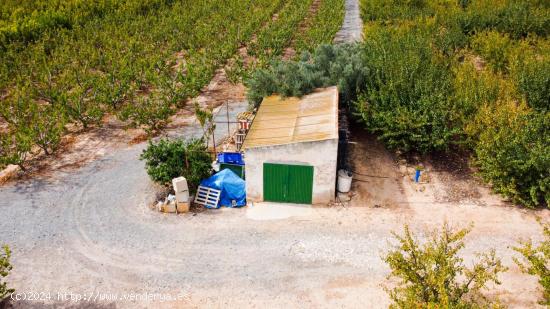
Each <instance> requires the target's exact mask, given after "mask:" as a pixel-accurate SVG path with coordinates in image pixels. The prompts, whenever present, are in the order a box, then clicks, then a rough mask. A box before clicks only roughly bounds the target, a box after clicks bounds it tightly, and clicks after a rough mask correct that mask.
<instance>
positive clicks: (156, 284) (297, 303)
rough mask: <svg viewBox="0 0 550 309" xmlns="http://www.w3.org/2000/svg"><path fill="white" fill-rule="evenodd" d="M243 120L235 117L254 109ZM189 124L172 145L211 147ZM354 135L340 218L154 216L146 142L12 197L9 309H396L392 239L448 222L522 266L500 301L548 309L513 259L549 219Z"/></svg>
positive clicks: (6, 206)
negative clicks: (387, 256)
mask: <svg viewBox="0 0 550 309" xmlns="http://www.w3.org/2000/svg"><path fill="white" fill-rule="evenodd" d="M347 2H348V3H347V6H346V7H347V8H348V9H349V8H351V9H353V8H355V12H353V10H352V11H349V10H348V13H347V14H346V22H345V25H344V27H343V32H342V33H343V34H344V37H345V40H351V39H353V38H356V37H358V36H357V35H359V37H360V28H357V27H355V28H354V27H349V25H350V24H355V25H357V23H356V21H357V20H356V19H355V22H350V19H349V18H350V16H351V17H353V16H358V11H357V9H356V8H357V6H356V5H355V6H354V3H355V4H356V1H347ZM353 19H354V18H352V20H353ZM359 27H360V24H359ZM344 29H355V30H352V31H351V32H350V31H349V30H344ZM342 33H341V34H342ZM220 78H223V76H221V77H220ZM214 89H215V87H214ZM231 107H232V108H231V115H232V116H234V115H235V114H236V113H237V112H239V111H240V110H242V109H244V108H246V102H235V103H232V104H231ZM222 115H223V113H222ZM185 119H187V120H185V122H189V123H188V124H187V125H185V126H182V127H177V128H174V129H173V130H169V132H168V135H169V136H173V137H192V136H196V135H197V134H200V128H199V127H198V126H197V125H196V123H193V121H191V118H189V117H186V118H185ZM220 130H221V131H225V130H226V129H225V128H220ZM221 131H220V132H221ZM220 135H221V133H220ZM352 136H353V137H352V139H353V141H355V142H357V143H356V144H352V146H351V147H352V149H351V150H352V153H351V155H352V158H353V167H354V170H355V171H356V172H357V173H360V174H362V175H359V174H357V175H356V180H357V181H355V182H354V184H353V186H352V191H353V193H354V196H353V197H352V199H351V201H350V202H347V203H344V204H339V205H333V206H332V207H314V208H309V207H305V206H300V205H298V206H297V205H273V204H269V203H262V204H259V205H253V207H246V208H242V209H222V210H210V211H205V212H201V213H190V214H185V215H171V214H161V213H158V212H155V211H152V210H150V209H149V208H148V207H147V206H146V205H147V204H148V203H150V202H151V200H152V198H154V193H155V187H154V186H153V185H152V184H151V182H150V181H149V180H148V177H147V175H146V173H145V170H144V168H143V162H141V161H139V160H138V156H139V154H140V152H141V150H142V149H143V147H144V146H145V144H144V143H140V144H134V145H126V146H124V147H119V148H114V149H110V148H109V149H106V151H104V152H103V153H100V155H99V156H98V157H96V158H95V160H93V161H91V162H87V163H86V164H83V166H80V167H79V168H78V169H73V170H72V171H71V172H70V173H69V172H55V173H53V175H51V176H50V177H48V178H35V179H29V180H24V181H20V182H18V183H10V184H7V185H5V186H3V187H0V213H1V214H2V217H1V221H0V243H8V244H9V245H10V246H11V247H12V249H13V256H12V261H13V264H14V269H13V271H12V273H11V274H10V276H9V279H8V280H9V284H10V285H11V286H13V287H14V288H16V290H17V292H18V293H19V294H16V295H19V297H20V298H23V297H27V299H26V300H23V299H22V300H19V301H15V302H12V304H10V305H9V306H11V307H16V308H59V307H65V308H115V307H116V308H150V307H155V308H196V307H200V308H221V307H223V308H234V307H244V308H254V307H258V308H266V307H267V308H284V307H291V308H294V307H301V308H329V307H330V308H334V307H336V308H343V307H346V308H365V307H367V308H385V307H387V305H388V304H389V300H388V297H387V294H386V293H385V292H384V290H383V286H385V285H388V284H389V283H388V281H387V280H386V276H387V274H388V271H389V269H388V267H387V266H386V265H385V264H384V263H383V261H382V258H381V255H383V254H384V252H386V251H387V250H389V248H391V231H400V230H401V229H402V227H403V225H404V224H409V225H410V226H411V229H412V230H413V231H415V232H417V233H419V235H420V237H421V238H424V234H423V232H424V231H426V230H427V229H431V228H434V227H438V226H440V225H441V223H442V222H443V221H445V220H447V221H448V222H449V223H450V224H451V225H453V226H457V227H458V226H465V225H467V224H469V223H474V228H473V230H472V232H471V233H470V234H469V235H468V237H467V239H466V248H465V249H464V250H463V252H462V255H463V257H464V258H465V260H466V261H467V262H469V261H471V259H472V258H473V257H474V256H475V255H474V253H475V252H476V251H485V250H488V249H489V248H495V249H496V250H497V253H498V255H499V256H501V257H502V258H503V260H504V263H505V264H506V265H507V266H509V267H510V270H509V271H508V272H506V273H505V274H503V275H502V277H501V278H502V281H503V285H501V286H499V287H497V288H496V289H494V291H495V292H494V294H496V296H499V297H500V298H501V299H502V300H503V301H504V302H505V303H506V304H508V305H510V307H512V308H533V307H536V299H537V298H538V297H540V291H539V290H538V287H537V284H536V280H535V278H533V277H530V276H527V275H524V274H522V273H520V272H519V270H518V268H517V267H516V266H515V265H514V263H513V262H512V260H511V257H512V256H515V253H514V251H513V250H512V249H511V248H510V247H511V246H513V245H514V244H515V243H516V242H517V240H519V239H520V238H527V237H532V238H534V239H540V237H541V229H540V227H539V226H538V225H537V224H536V222H535V218H536V217H537V216H539V217H541V218H542V219H543V220H546V221H548V220H549V219H550V214H549V211H547V210H541V211H530V210H525V209H522V208H518V207H515V206H513V205H509V204H507V203H505V202H503V201H502V200H501V199H500V198H499V197H498V196H495V195H493V194H491V193H490V191H489V189H487V188H485V187H484V186H481V185H480V184H478V183H477V182H476V180H475V179H474V178H473V177H472V176H471V175H470V174H469V173H467V172H466V171H463V173H461V175H462V176H461V177H457V176H456V170H453V169H449V164H447V163H448V162H445V161H443V162H442V161H438V160H429V159H426V160H420V161H421V163H423V164H424V165H425V167H426V170H427V173H426V174H425V177H424V178H422V181H423V183H420V184H415V183H414V182H412V181H411V175H410V172H411V168H410V166H409V167H408V166H407V163H406V162H403V161H401V162H399V160H397V158H396V157H395V156H394V155H393V154H392V153H390V152H388V151H386V150H385V149H384V148H383V147H382V146H381V145H380V143H379V142H377V141H376V140H375V139H374V138H373V137H372V136H369V135H366V134H364V133H358V132H354V134H353V135H352ZM96 148H100V146H98V145H95V146H94V147H92V149H91V151H99V150H97V149H96ZM415 164H417V162H415ZM456 165H457V167H458V168H461V167H462V166H463V165H461V164H456ZM450 166H451V167H453V168H454V165H453V164H450ZM365 175H369V176H365ZM372 176H376V177H372ZM36 293H41V294H36ZM490 296H491V295H490ZM493 296H494V295H493ZM29 297H35V298H37V299H35V300H29V299H28V298H29ZM78 299H80V300H78Z"/></svg>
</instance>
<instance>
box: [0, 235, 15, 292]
mask: <svg viewBox="0 0 550 309" xmlns="http://www.w3.org/2000/svg"><path fill="white" fill-rule="evenodd" d="M2 249H3V250H4V252H3V253H1V254H0V301H2V300H3V299H4V298H6V297H7V296H9V295H10V294H11V293H13V292H15V290H14V289H11V288H9V287H8V284H7V282H6V281H5V279H4V278H6V277H7V276H8V275H9V273H10V271H11V270H12V268H13V266H12V265H11V263H10V256H11V251H10V248H9V247H8V246H7V245H4V246H3V247H2Z"/></svg>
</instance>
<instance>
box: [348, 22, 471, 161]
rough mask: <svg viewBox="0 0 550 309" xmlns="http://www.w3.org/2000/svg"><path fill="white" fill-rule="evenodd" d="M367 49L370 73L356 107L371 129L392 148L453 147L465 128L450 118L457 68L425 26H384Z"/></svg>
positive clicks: (366, 43)
mask: <svg viewBox="0 0 550 309" xmlns="http://www.w3.org/2000/svg"><path fill="white" fill-rule="evenodd" d="M363 52H364V54H365V59H366V66H367V68H368V72H369V76H368V78H367V79H366V85H365V86H364V89H365V90H364V91H363V92H362V93H361V95H360V97H359V100H357V102H356V104H355V109H356V113H357V115H358V116H359V117H360V119H361V121H362V122H363V123H364V124H365V125H366V128H367V129H368V130H369V131H371V132H373V133H376V134H378V135H379V138H380V139H381V140H382V141H384V142H385V144H386V145H387V146H388V147H389V148H392V149H399V150H402V151H411V150H417V151H420V152H428V151H431V150H445V149H447V148H448V146H449V145H450V143H451V142H452V140H453V138H454V136H455V135H456V134H457V133H458V132H459V131H460V128H459V127H456V126H455V124H453V123H451V121H450V116H451V115H452V113H453V111H452V110H451V109H452V106H453V104H452V102H451V100H450V97H449V94H450V93H452V83H451V82H452V72H451V70H450V69H449V67H448V63H447V61H446V60H445V59H444V58H440V57H439V56H438V55H437V54H435V53H434V51H433V50H432V49H431V47H430V41H429V39H428V38H426V37H425V35H424V32H423V30H422V29H418V30H414V31H404V32H402V31H394V30H387V29H386V30H384V29H380V31H376V32H373V33H371V34H370V35H369V36H368V37H367V38H366V41H365V48H364V51H363Z"/></svg>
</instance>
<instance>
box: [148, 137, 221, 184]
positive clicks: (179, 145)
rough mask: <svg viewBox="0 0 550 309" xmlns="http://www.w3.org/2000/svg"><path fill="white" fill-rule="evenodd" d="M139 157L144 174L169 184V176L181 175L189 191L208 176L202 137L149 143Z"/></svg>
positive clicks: (158, 181)
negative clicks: (143, 163)
mask: <svg viewBox="0 0 550 309" xmlns="http://www.w3.org/2000/svg"><path fill="white" fill-rule="evenodd" d="M140 159H141V160H144V161H145V167H146V169H147V174H149V176H150V177H151V179H152V180H153V181H155V182H157V183H159V184H162V185H165V186H169V185H171V183H172V179H174V178H176V177H179V176H184V177H185V178H186V179H187V183H188V185H189V190H190V191H191V192H193V191H194V190H196V188H197V186H198V185H199V183H200V181H201V180H202V179H203V178H206V177H208V176H209V175H210V170H211V167H210V164H211V163H212V159H211V157H210V154H209V153H208V151H207V149H206V146H205V145H204V143H203V140H202V139H192V140H190V141H188V142H184V141H182V140H176V141H169V140H166V139H162V140H160V141H159V142H158V143H156V144H154V143H153V142H149V146H148V147H147V148H146V149H145V150H144V151H143V153H142V154H141V156H140Z"/></svg>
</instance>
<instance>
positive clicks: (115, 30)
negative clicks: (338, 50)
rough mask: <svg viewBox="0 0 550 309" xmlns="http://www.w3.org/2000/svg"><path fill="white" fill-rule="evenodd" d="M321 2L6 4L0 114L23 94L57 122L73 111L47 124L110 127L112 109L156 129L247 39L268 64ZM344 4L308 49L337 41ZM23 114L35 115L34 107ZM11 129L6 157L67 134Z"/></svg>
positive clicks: (240, 71) (234, 75) (0, 18)
mask: <svg viewBox="0 0 550 309" xmlns="http://www.w3.org/2000/svg"><path fill="white" fill-rule="evenodd" d="M311 3H312V0H293V1H283V0H276V1H272V0H245V1H241V0H211V1H204V0H201V1H188V0H146V1H143V0H127V1H126V0H125V1H121V0H98V1H80V0H51V1H50V0H32V1H31V0H23V1H16V0H5V1H0V110H2V109H4V106H5V105H10V104H11V103H10V102H13V101H17V100H23V101H25V102H26V104H27V103H28V104H31V105H36V106H35V107H33V108H36V109H42V105H43V104H48V105H51V109H50V108H48V109H47V112H51V113H54V114H55V113H59V115H57V114H56V115H55V117H54V118H56V119H61V118H60V117H61V115H63V117H62V120H63V121H60V122H59V123H58V124H59V125H58V126H53V127H52V126H50V125H49V124H48V123H47V122H46V123H41V124H38V125H37V126H36V127H37V128H38V129H44V130H45V129H48V130H49V131H52V132H54V131H55V132H59V131H60V129H61V127H62V125H64V124H65V123H66V122H72V123H77V124H79V125H81V126H82V127H84V128H87V127H89V126H93V125H100V124H101V120H102V119H103V116H104V115H105V114H106V113H112V114H115V115H117V116H119V117H120V118H121V119H122V120H124V121H127V123H128V124H129V125H132V126H136V127H142V128H144V129H145V130H146V131H147V133H148V134H154V133H155V132H156V131H158V130H160V129H161V128H162V127H163V126H164V125H165V124H166V122H167V121H168V118H169V117H170V116H171V115H173V113H174V111H175V109H176V108H181V107H182V106H183V105H184V104H185V102H187V100H188V98H190V97H194V96H196V95H197V94H198V93H199V92H200V90H201V89H202V88H203V87H204V86H205V85H207V84H208V82H210V80H211V78H212V76H213V75H214V74H215V72H216V69H218V68H220V67H223V66H224V64H225V63H226V62H227V59H230V58H231V57H234V56H235V55H238V53H237V52H238V51H239V48H241V47H243V46H245V44H247V43H250V42H253V43H252V44H248V45H249V46H247V49H248V51H249V54H251V55H256V56H257V58H258V59H257V62H256V61H252V65H258V66H262V65H264V64H266V63H268V62H269V61H270V60H272V59H273V58H275V57H278V56H279V55H280V54H281V52H282V51H283V50H284V48H285V47H286V46H287V45H289V44H290V42H292V41H293V39H294V38H295V37H296V34H297V33H298V31H296V30H297V28H298V25H299V24H300V22H301V21H302V20H303V18H304V17H305V16H306V15H307V14H308V11H309V10H308V8H309V6H310V5H311ZM329 6H334V7H337V8H338V9H337V10H333V7H329ZM342 7H343V0H330V1H323V3H322V5H321V7H320V11H319V15H318V17H315V18H314V19H313V21H312V22H315V23H317V27H313V24H310V25H309V26H310V27H309V28H308V29H305V31H307V32H308V33H309V32H310V31H314V30H313V29H315V31H314V32H315V35H314V39H313V40H311V41H309V40H307V41H305V40H301V39H297V40H298V41H300V42H302V43H303V44H301V43H300V46H301V48H304V49H306V48H307V49H309V48H310V47H311V46H313V45H315V44H319V43H320V42H325V41H328V40H330V39H331V37H332V35H333V33H334V32H335V29H336V25H337V24H340V23H341V20H338V18H339V17H340V15H341V13H342ZM274 16H276V17H274ZM333 17H336V18H333ZM324 19H330V20H324ZM311 33H313V32H311ZM308 36H309V35H308ZM302 45H303V46H302ZM235 59H236V60H235V61H234V64H235V65H234V66H229V69H228V77H229V78H230V79H231V81H232V82H239V81H240V80H241V79H242V78H243V77H246V75H247V73H248V70H249V68H247V67H246V66H245V65H244V63H243V59H241V58H240V57H239V56H236V58H235ZM14 115H18V117H19V116H21V117H23V118H22V119H27V118H26V117H27V115H26V114H25V113H16V114H14ZM58 116H59V117H58ZM2 118H5V117H4V116H2ZM9 118H11V120H13V119H14V117H13V116H10V117H9ZM16 121H17V122H18V123H22V122H23V121H22V120H16ZM10 127H11V128H10V129H9V130H7V131H3V132H2V134H3V136H2V140H3V144H9V145H10V147H8V148H7V149H8V150H9V151H8V150H2V152H3V153H7V152H9V153H10V154H11V153H12V152H13V151H15V149H21V151H16V153H18V154H23V153H27V152H28V151H26V150H25V151H23V149H26V148H28V147H26V145H27V144H28V143H27V142H26V141H27V138H26V137H29V139H30V145H32V146H34V145H38V144H44V140H42V141H38V140H34V138H35V137H36V136H41V135H46V136H48V137H55V136H58V134H57V133H56V134H50V133H44V132H39V133H38V134H34V133H36V132H34V133H33V134H30V133H29V134H27V133H25V132H26V130H24V129H23V128H22V127H19V126H17V125H10ZM27 129H29V128H27ZM6 134H7V135H10V136H4V135H6ZM22 136H26V137H25V138H22ZM58 137H60V136H58ZM58 137H57V138H53V139H52V140H51V141H47V142H46V144H48V145H43V146H44V148H46V149H47V151H48V152H49V151H51V150H52V148H55V144H56V143H57V141H58V140H59V138H58ZM15 141H25V143H20V142H15ZM16 145H25V147H19V146H18V147H16ZM8 157H9V158H8ZM16 157H17V158H22V157H24V156H22V155H13V156H12V155H8V156H6V155H3V156H2V161H10V162H15V161H20V160H16V159H14V158H16ZM6 158H8V159H6Z"/></svg>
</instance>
